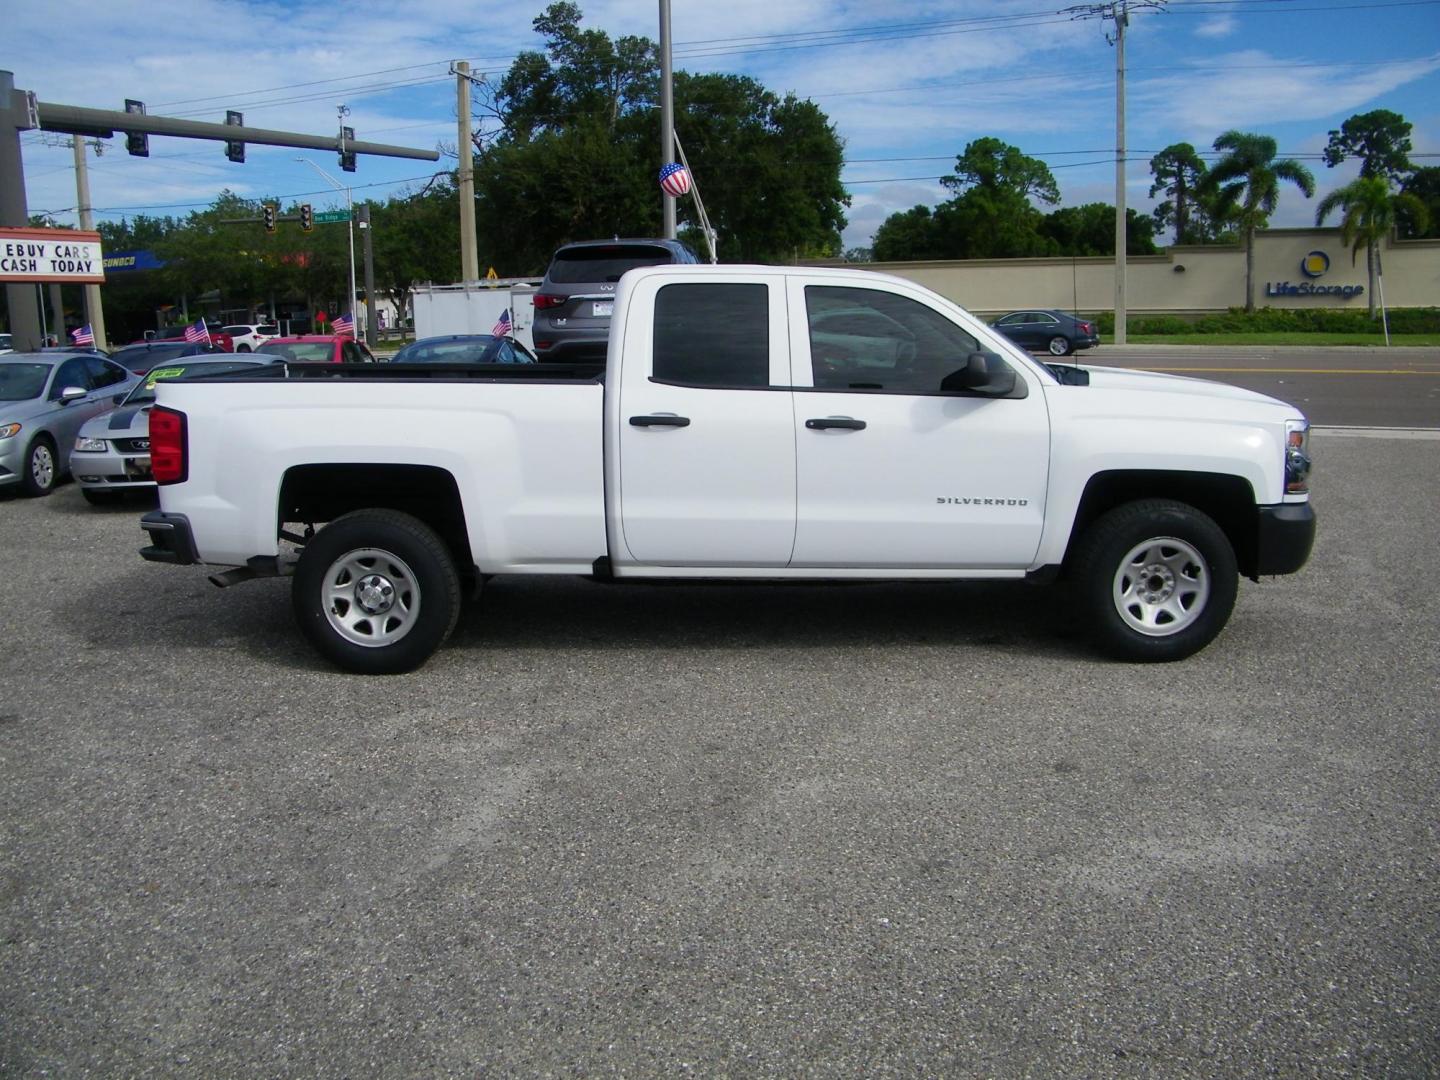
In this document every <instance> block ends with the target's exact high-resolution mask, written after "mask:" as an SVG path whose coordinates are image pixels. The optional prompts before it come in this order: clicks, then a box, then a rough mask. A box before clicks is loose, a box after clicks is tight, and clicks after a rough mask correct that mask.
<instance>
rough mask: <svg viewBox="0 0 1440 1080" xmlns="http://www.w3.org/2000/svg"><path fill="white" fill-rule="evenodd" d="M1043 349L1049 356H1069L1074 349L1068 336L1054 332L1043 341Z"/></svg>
mask: <svg viewBox="0 0 1440 1080" xmlns="http://www.w3.org/2000/svg"><path fill="white" fill-rule="evenodd" d="M1045 350H1046V352H1048V353H1049V354H1050V355H1051V356H1069V355H1070V354H1071V353H1072V352H1074V351H1075V346H1074V345H1073V344H1071V342H1070V339H1069V338H1067V337H1065V336H1063V335H1061V334H1056V335H1055V336H1054V337H1052V338H1051V339H1050V340H1049V341H1047V342H1046V343H1045Z"/></svg>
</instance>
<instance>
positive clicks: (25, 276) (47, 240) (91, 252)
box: [0, 227, 105, 285]
mask: <svg viewBox="0 0 1440 1080" xmlns="http://www.w3.org/2000/svg"><path fill="white" fill-rule="evenodd" d="M0 281H3V282H20V281H58V282H61V283H62V284H63V283H67V282H80V283H82V284H88V283H94V284H97V285H99V284H103V283H104V281H105V262H104V259H103V258H102V256H101V254H100V234H99V233H98V232H81V231H80V230H78V229H22V228H10V227H0Z"/></svg>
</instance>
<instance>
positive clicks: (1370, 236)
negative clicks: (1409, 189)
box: [1315, 176, 1429, 318]
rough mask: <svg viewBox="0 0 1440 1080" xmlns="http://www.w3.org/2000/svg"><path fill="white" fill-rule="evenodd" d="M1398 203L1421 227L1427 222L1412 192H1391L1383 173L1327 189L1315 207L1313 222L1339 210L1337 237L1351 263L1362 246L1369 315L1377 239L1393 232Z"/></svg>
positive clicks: (1377, 271) (1377, 266) (1372, 314)
mask: <svg viewBox="0 0 1440 1080" xmlns="http://www.w3.org/2000/svg"><path fill="white" fill-rule="evenodd" d="M1402 206H1403V207H1404V208H1405V211H1406V213H1408V214H1409V215H1410V217H1411V220H1413V221H1416V222H1418V223H1419V224H1421V225H1422V227H1423V226H1424V225H1425V224H1428V218H1429V215H1428V213H1427V212H1426V209H1425V204H1424V203H1422V202H1421V201H1420V200H1419V199H1417V198H1415V196H1414V195H1408V194H1406V193H1404V192H1399V193H1394V192H1391V190H1390V183H1389V181H1388V180H1386V179H1385V177H1383V176H1361V177H1358V178H1357V179H1355V180H1352V181H1351V182H1350V183H1348V184H1346V185H1345V186H1344V187H1341V188H1336V189H1335V190H1334V191H1332V192H1330V194H1329V195H1326V196H1325V198H1323V199H1321V200H1320V205H1319V206H1318V207H1317V208H1316V210H1315V224H1316V225H1323V224H1325V219H1326V218H1327V217H1329V216H1330V215H1331V214H1332V213H1334V212H1335V211H1336V210H1340V211H1341V212H1342V215H1343V216H1342V217H1341V219H1340V238H1341V240H1343V241H1344V242H1345V243H1346V244H1349V245H1350V261H1351V262H1352V263H1353V262H1354V261H1355V259H1356V258H1357V257H1358V256H1359V254H1360V249H1361V248H1362V247H1363V248H1364V249H1365V269H1366V271H1367V272H1368V274H1369V279H1370V293H1369V298H1370V317H1371V318H1374V317H1375V279H1376V277H1377V276H1378V275H1379V274H1380V273H1381V269H1380V242H1381V241H1382V240H1384V239H1385V237H1387V236H1389V235H1390V234H1391V233H1392V232H1394V231H1395V226H1396V224H1397V223H1398V222H1399V220H1400V209H1401V207H1402Z"/></svg>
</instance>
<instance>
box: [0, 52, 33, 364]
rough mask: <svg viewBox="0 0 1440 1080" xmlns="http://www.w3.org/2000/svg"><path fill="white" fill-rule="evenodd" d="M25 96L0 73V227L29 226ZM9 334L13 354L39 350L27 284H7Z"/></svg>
mask: <svg viewBox="0 0 1440 1080" xmlns="http://www.w3.org/2000/svg"><path fill="white" fill-rule="evenodd" d="M33 120H34V117H32V116H30V108H29V100H28V95H27V94H26V93H25V92H24V91H23V90H16V89H15V76H14V75H13V74H12V73H11V72H8V71H0V225H14V226H18V227H20V228H24V227H25V226H26V225H28V224H29V223H30V212H29V210H28V209H27V207H26V205H25V172H24V165H23V164H22V159H21V157H20V132H22V131H28V130H30V129H31V128H33V127H35V126H36V125H35V123H33V122H32V121H33ZM5 299H6V300H7V302H8V304H9V311H10V333H11V335H12V336H13V339H14V341H13V344H14V346H15V351H16V352H29V351H30V350H31V349H38V348H39V347H40V344H41V341H40V338H41V334H42V333H43V331H42V330H41V327H40V305H39V303H38V299H39V292H38V290H37V289H36V288H35V286H34V285H33V284H32V283H30V282H16V283H13V284H8V283H7V284H6V286H5Z"/></svg>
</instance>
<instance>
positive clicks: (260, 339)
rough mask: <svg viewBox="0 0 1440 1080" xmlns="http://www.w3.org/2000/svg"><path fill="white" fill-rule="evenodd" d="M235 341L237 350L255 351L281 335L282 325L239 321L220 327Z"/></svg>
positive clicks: (221, 330)
mask: <svg viewBox="0 0 1440 1080" xmlns="http://www.w3.org/2000/svg"><path fill="white" fill-rule="evenodd" d="M220 332H221V333H222V334H228V335H229V337H230V340H231V341H232V342H234V343H235V351H236V352H254V351H255V350H256V349H258V348H259V347H260V346H261V345H264V344H265V343H266V342H267V341H269V340H270V339H271V338H273V337H279V335H280V327H278V326H275V325H273V324H271V323H237V324H236V325H234V326H224V327H221V328H220Z"/></svg>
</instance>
